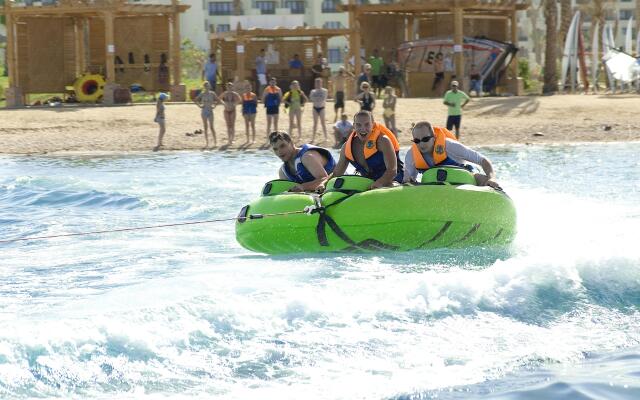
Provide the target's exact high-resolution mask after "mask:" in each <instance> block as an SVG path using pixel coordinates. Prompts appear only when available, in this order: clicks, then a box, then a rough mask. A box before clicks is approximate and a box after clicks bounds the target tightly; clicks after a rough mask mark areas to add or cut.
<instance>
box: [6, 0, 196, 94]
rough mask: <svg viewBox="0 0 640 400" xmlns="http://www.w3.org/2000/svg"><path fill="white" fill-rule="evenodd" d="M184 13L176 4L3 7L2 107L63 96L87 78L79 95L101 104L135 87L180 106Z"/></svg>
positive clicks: (114, 0)
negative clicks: (5, 73)
mask: <svg viewBox="0 0 640 400" xmlns="http://www.w3.org/2000/svg"><path fill="white" fill-rule="evenodd" d="M188 7H189V6H187V5H182V4H180V3H179V1H178V0H171V2H170V4H169V3H165V4H153V3H138V2H129V1H127V0H57V1H56V0H50V1H42V2H35V1H34V2H30V3H17V2H14V1H5V4H4V7H3V8H2V9H1V11H0V12H1V13H2V14H4V15H5V18H6V27H7V65H8V70H9V88H8V90H7V93H6V97H7V106H20V105H24V104H25V101H26V99H27V96H28V95H29V94H32V93H64V92H65V91H66V90H67V89H68V88H69V86H70V85H73V84H74V82H76V80H77V79H78V78H80V77H82V76H83V75H84V74H92V75H93V76H94V77H96V78H95V79H89V80H88V81H87V82H85V84H84V85H81V90H85V91H87V92H86V93H84V94H85V95H87V98H89V99H91V98H92V97H91V96H93V95H95V98H96V100H100V99H99V98H98V97H100V96H98V94H99V91H100V90H102V91H103V95H102V101H103V102H104V103H105V104H112V103H113V102H114V101H115V100H118V96H119V95H120V97H122V93H123V91H124V92H125V94H128V89H129V86H130V85H132V84H136V85H140V86H141V87H142V88H144V89H145V90H147V91H157V90H170V91H171V94H172V99H174V100H184V99H185V87H184V85H182V84H181V80H180V73H181V65H180V19H179V16H180V13H182V12H184V11H185V10H186V9H187V8H188ZM102 78H104V84H102ZM171 78H172V79H171ZM77 90H78V87H77V86H76V91H77ZM125 97H126V96H125Z"/></svg>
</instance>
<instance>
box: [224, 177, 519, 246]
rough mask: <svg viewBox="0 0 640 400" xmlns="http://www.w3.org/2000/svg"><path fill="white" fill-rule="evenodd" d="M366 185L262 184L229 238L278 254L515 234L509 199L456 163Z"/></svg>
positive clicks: (484, 241)
mask: <svg viewBox="0 0 640 400" xmlns="http://www.w3.org/2000/svg"><path fill="white" fill-rule="evenodd" d="M372 182H373V181H372V180H370V179H367V178H364V177H361V176H341V177H337V178H333V179H331V180H330V181H329V182H327V185H326V190H325V192H324V194H322V195H318V194H315V193H292V192H288V190H289V189H291V188H292V187H293V186H294V185H295V183H294V182H289V181H284V180H274V181H270V182H267V183H266V184H265V186H264V188H263V190H262V196H261V197H260V198H258V199H256V200H254V201H253V202H251V203H250V204H249V205H247V206H245V207H243V208H242V210H241V211H240V214H239V215H238V219H237V222H236V239H237V241H238V243H240V244H241V245H242V246H243V247H244V248H246V249H248V250H251V251H255V252H260V253H267V254H284V253H302V252H304V253H316V252H329V251H379V250H391V251H407V250H416V249H432V248H443V247H447V248H461V247H470V246H487V247H488V246H503V245H506V244H509V243H510V242H511V241H512V240H513V238H514V237H515V234H516V211H515V207H514V205H513V202H512V201H511V199H510V198H509V197H508V196H507V195H506V194H505V193H504V192H503V191H501V190H496V189H493V188H491V187H488V186H476V184H475V178H474V176H473V174H471V173H470V172H469V171H467V170H465V169H464V168H456V167H437V168H431V169H429V170H427V171H426V172H425V173H424V174H423V176H422V181H421V183H419V184H413V185H409V184H407V185H400V186H395V187H390V188H383V189H375V190H369V186H370V185H371V183H372Z"/></svg>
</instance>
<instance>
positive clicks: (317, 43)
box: [311, 38, 320, 63]
mask: <svg viewBox="0 0 640 400" xmlns="http://www.w3.org/2000/svg"><path fill="white" fill-rule="evenodd" d="M311 41H312V42H313V62H314V63H315V62H316V59H317V58H318V47H320V41H319V40H318V38H313V39H311Z"/></svg>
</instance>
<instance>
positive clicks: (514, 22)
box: [511, 0, 640, 79]
mask: <svg viewBox="0 0 640 400" xmlns="http://www.w3.org/2000/svg"><path fill="white" fill-rule="evenodd" d="M636 1H640V0H636ZM517 13H518V12H517V11H516V10H513V11H512V12H511V43H512V44H513V45H514V46H516V47H518V16H517ZM511 73H512V75H513V79H517V78H518V53H517V52H516V53H515V54H514V55H513V61H511Z"/></svg>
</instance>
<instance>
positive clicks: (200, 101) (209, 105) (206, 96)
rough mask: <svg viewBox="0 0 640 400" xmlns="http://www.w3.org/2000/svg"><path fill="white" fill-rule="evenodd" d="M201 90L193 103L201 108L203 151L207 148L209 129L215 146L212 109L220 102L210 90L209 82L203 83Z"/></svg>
mask: <svg viewBox="0 0 640 400" xmlns="http://www.w3.org/2000/svg"><path fill="white" fill-rule="evenodd" d="M202 86H203V88H202V91H201V92H200V94H199V95H198V97H196V98H195V100H194V102H195V103H196V105H197V106H198V107H200V108H201V111H200V116H201V117H202V124H203V125H204V140H205V146H204V147H205V149H206V148H208V147H209V133H208V130H209V128H211V136H212V137H213V145H214V146H215V145H216V130H215V129H214V127H213V108H214V107H215V105H216V104H218V103H219V102H220V100H219V99H218V96H217V95H216V93H215V92H214V91H213V90H211V84H210V83H209V81H205V82H204V83H203V85H202Z"/></svg>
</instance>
